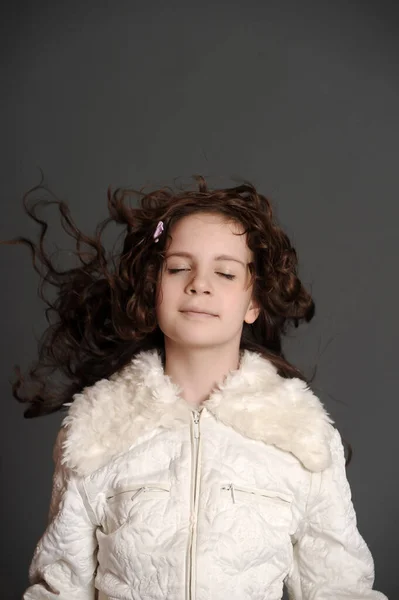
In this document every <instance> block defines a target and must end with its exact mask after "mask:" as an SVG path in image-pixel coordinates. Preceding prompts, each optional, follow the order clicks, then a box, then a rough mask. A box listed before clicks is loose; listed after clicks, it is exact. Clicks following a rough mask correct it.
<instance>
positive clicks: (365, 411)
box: [0, 0, 399, 600]
mask: <svg viewBox="0 0 399 600" xmlns="http://www.w3.org/2000/svg"><path fill="white" fill-rule="evenodd" d="M2 11H3V14H2V18H1V19H0V22H1V29H2V31H1V37H0V40H1V41H0V44H1V73H2V76H1V81H2V84H3V86H2V88H3V89H2V94H1V100H0V101H1V119H2V141H3V156H2V163H1V164H2V177H1V187H2V196H1V197H2V208H3V210H2V215H1V225H0V237H1V239H4V238H10V237H12V236H15V235H19V234H24V235H30V236H35V235H36V233H37V231H38V230H37V228H36V227H34V226H33V224H31V223H30V221H29V219H28V218H27V217H25V216H24V213H23V210H22V205H21V196H22V193H23V192H24V191H26V190H27V189H28V188H29V187H31V186H32V185H34V184H36V183H38V181H39V171H38V167H41V168H42V169H43V170H44V172H45V174H46V177H47V182H48V184H49V186H50V187H51V189H53V190H54V191H55V192H56V193H57V194H58V195H59V196H60V197H61V198H63V199H65V200H67V201H68V202H69V205H70V207H71V209H72V211H73V214H74V216H75V218H76V221H77V223H78V225H79V226H80V227H82V228H83V229H85V230H86V231H88V232H93V231H94V227H95V224H96V223H97V222H98V221H99V220H100V219H102V218H104V217H105V216H106V214H107V213H106V189H107V186H108V185H110V184H111V185H113V186H128V185H132V186H136V187H140V186H142V185H144V184H153V185H158V184H164V183H172V182H173V179H174V178H175V177H183V178H184V179H185V180H186V179H188V178H189V177H190V176H191V175H192V174H193V173H202V174H204V175H206V176H209V177H212V183H213V184H214V185H216V186H217V185H218V184H219V183H220V184H224V183H225V182H226V180H227V181H229V182H230V183H232V181H231V179H230V178H246V179H249V180H250V181H252V182H253V183H254V184H255V185H257V186H258V187H259V189H260V190H261V191H262V192H263V193H265V194H266V195H268V196H269V197H270V198H271V199H272V201H273V203H274V206H275V209H276V214H277V216H278V218H279V221H280V223H281V224H282V225H283V226H284V227H285V229H286V231H287V233H288V234H289V235H290V237H291V239H292V242H293V244H294V246H295V247H296V249H297V252H298V255H299V259H300V274H301V276H302V279H303V281H304V283H305V284H306V285H308V287H309V288H310V290H311V291H312V293H313V295H314V299H315V301H316V309H317V316H316V317H315V319H314V320H313V321H312V322H311V323H310V324H309V325H306V326H302V327H301V328H300V329H299V330H297V331H295V333H292V334H291V335H290V337H289V339H288V340H287V342H286V351H287V355H288V358H289V359H290V360H291V361H293V362H295V363H296V364H297V365H298V366H299V367H301V368H302V369H304V371H305V372H306V373H307V374H308V375H310V374H311V371H312V368H313V367H314V365H316V364H317V376H316V379H315V382H314V385H315V386H316V388H317V391H318V393H319V396H320V398H321V399H322V401H323V402H324V403H325V404H326V406H327V408H328V410H329V411H330V413H331V415H332V416H333V418H334V419H335V420H336V421H337V424H338V425H339V428H340V430H341V432H342V434H343V435H344V437H345V438H347V439H349V440H350V442H351V443H352V445H353V447H354V458H353V461H352V464H351V466H350V467H349V469H348V478H349V481H350V484H351V487H352V493H353V500H354V504H355V507H356V510H357V516H358V525H359V529H360V531H361V533H362V535H363V536H364V538H365V539H366V541H367V543H368V545H369V546H370V549H371V551H372V553H373V556H374V559H375V565H376V585H375V587H376V588H377V589H379V590H381V591H383V592H384V593H385V594H387V595H388V596H389V597H390V598H391V599H394V598H398V597H399V594H398V592H399V585H398V581H397V567H398V558H397V556H398V555H397V552H398V541H397V540H398V537H399V527H398V516H397V506H398V500H399V498H398V476H397V475H398V467H397V459H398V455H399V453H398V450H399V444H398V438H399V436H398V435H397V420H396V419H397V416H398V408H397V389H398V378H397V372H398V369H397V343H396V341H397V334H398V308H397V298H398V283H397V277H398V269H397V256H398V251H397V243H396V242H397V229H398V217H399V214H398V212H399V211H398V194H397V172H398V158H399V151H398V139H399V138H398V134H399V127H398V106H399V102H398V95H399V94H398V92H399V74H398V57H399V42H398V34H397V31H398V24H399V20H398V17H397V11H396V10H395V7H394V3H389V2H384V1H379V2H358V3H355V2H334V1H331V2H328V3H325V2H322V1H316V0H315V1H294V0H291V1H284V0H282V1H280V2H268V1H267V0H264V1H263V2H260V1H258V2H253V1H251V0H247V1H246V2H219V3H218V2H210V1H209V0H207V1H206V2H202V3H190V2H184V1H183V0H180V1H178V2H174V1H164V2H148V3H145V2H140V3H139V2H135V1H132V0H130V1H129V2H114V3H111V2H109V3H105V2H98V1H97V2H95V1H94V0H92V1H89V2H88V1H83V2H77V1H73V0H70V1H68V2H65V4H64V5H62V4H61V3H60V2H58V3H57V2H52V3H50V2H48V3H45V2H43V1H41V2H40V1H39V2H35V3H34V4H28V3H26V4H22V3H18V2H13V3H12V6H11V4H10V5H9V6H8V7H7V6H4V5H3V8H2ZM46 214H47V218H48V219H49V220H50V222H52V223H53V224H54V226H53V230H52V239H53V240H54V241H57V243H59V244H61V245H62V244H63V243H66V239H65V237H63V236H62V235H61V233H60V231H61V228H60V226H59V224H58V219H57V216H56V213H55V211H54V210H51V209H50V210H48V211H47V213H46ZM394 242H395V243H394ZM1 261H2V267H3V271H2V272H3V276H2V279H3V286H2V293H1V315H2V317H3V318H2V330H1V331H2V348H1V350H2V359H1V374H2V376H1V397H2V406H3V415H2V419H1V427H2V432H1V436H0V439H1V457H2V479H3V481H2V490H3V493H2V494H1V502H2V507H1V509H2V510H1V518H2V524H1V530H2V539H3V544H2V553H1V554H2V555H1V573H0V588H1V597H2V598H4V599H5V600H11V599H12V600H14V599H17V598H20V596H21V593H22V590H23V589H24V588H25V587H26V585H27V570H28V565H29V562H30V560H31V556H32V553H33V549H34V546H35V544H36V542H37V541H38V539H39V537H40V535H41V534H42V532H43V530H44V527H45V524H46V519H47V510H48V503H49V495H50V487H51V473H52V468H53V466H52V458H51V450H52V445H53V443H54V439H55V436H56V433H57V430H58V427H59V425H60V421H61V415H60V414H56V415H52V416H49V417H46V418H42V419H38V420H34V421H30V420H29V421H28V420H24V419H23V418H22V407H21V406H19V405H18V404H17V403H16V402H15V401H14V400H13V399H12V397H11V393H10V385H9V383H8V378H9V377H10V376H11V375H12V368H13V365H14V364H15V363H18V364H20V365H21V366H22V367H23V368H27V367H28V366H29V364H30V362H31V361H32V360H33V359H34V357H35V349H36V338H37V337H38V336H39V335H40V333H41V332H42V330H43V326H44V323H45V321H44V316H43V304H42V303H41V302H40V301H39V300H38V298H37V292H36V286H37V281H38V280H37V276H36V274H35V273H34V272H33V268H32V267H31V259H30V256H29V253H28V251H27V250H26V249H24V248H17V247H11V246H6V247H4V246H3V247H2V248H1ZM395 567H396V569H395Z"/></svg>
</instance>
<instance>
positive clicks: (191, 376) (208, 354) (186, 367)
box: [165, 340, 240, 407]
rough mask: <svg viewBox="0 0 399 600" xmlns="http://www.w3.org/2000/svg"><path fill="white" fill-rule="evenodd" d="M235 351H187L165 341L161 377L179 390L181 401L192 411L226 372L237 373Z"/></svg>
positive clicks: (236, 351) (237, 353) (209, 349)
mask: <svg viewBox="0 0 399 600" xmlns="http://www.w3.org/2000/svg"><path fill="white" fill-rule="evenodd" d="M239 361H240V351H239V348H230V349H228V350H226V349H224V350H222V349H221V348H220V347H216V348H200V349H187V348H182V347H180V346H179V347H177V346H174V345H173V344H170V343H167V340H165V375H168V376H169V377H170V378H171V380H172V381H173V382H174V383H176V384H177V385H178V386H179V387H180V389H181V390H182V396H183V398H184V400H185V401H186V402H187V403H188V404H190V405H192V406H195V407H198V406H200V405H201V403H202V402H203V401H204V400H206V399H207V398H208V397H209V395H210V393H211V392H212V390H213V389H214V388H215V386H216V385H218V384H219V383H222V382H223V380H224V379H225V377H226V376H227V375H228V373H229V371H234V370H236V369H238V366H239Z"/></svg>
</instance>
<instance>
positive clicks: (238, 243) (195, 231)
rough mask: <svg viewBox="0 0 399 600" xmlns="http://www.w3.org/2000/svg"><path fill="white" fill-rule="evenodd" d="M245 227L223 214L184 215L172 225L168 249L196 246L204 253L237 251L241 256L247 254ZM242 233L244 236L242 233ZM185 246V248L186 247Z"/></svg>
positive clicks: (195, 247) (189, 248) (187, 248)
mask: <svg viewBox="0 0 399 600" xmlns="http://www.w3.org/2000/svg"><path fill="white" fill-rule="evenodd" d="M243 232H244V228H243V226H242V225H241V224H240V223H237V222H236V221H231V220H229V219H228V218H227V217H225V216H224V215H221V214H213V213H195V214H192V215H188V216H186V217H182V218H181V219H180V220H179V221H177V223H175V224H174V226H173V227H172V228H171V231H170V232H169V233H170V236H171V242H170V246H169V248H168V249H169V250H177V249H179V250H186V251H191V252H193V251H194V249H197V250H200V251H201V253H202V254H204V253H220V254H222V253H226V250H231V251H235V252H236V253H239V254H240V256H241V257H248V256H249V255H250V250H249V248H248V246H247V240H246V235H245V234H243ZM240 234H241V235H240ZM183 246H184V247H183Z"/></svg>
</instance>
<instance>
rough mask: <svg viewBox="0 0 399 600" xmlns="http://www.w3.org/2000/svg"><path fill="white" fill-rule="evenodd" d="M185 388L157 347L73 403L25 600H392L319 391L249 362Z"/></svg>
mask: <svg viewBox="0 0 399 600" xmlns="http://www.w3.org/2000/svg"><path fill="white" fill-rule="evenodd" d="M179 392H180V390H179V389H178V387H177V386H176V385H175V384H173V382H172V381H171V380H170V378H169V377H167V376H166V375H165V374H164V371H163V367H162V361H161V358H160V356H159V355H158V353H157V352H156V351H148V352H142V353H141V354H139V355H137V356H136V357H135V358H134V359H133V361H132V362H131V363H130V364H129V365H127V366H126V367H124V369H122V370H120V371H119V372H118V373H116V374H114V375H113V376H112V377H110V378H109V379H103V380H101V381H98V382H97V383H96V384H95V385H93V386H91V387H87V388H85V389H84V390H83V391H82V392H81V393H79V394H76V395H75V396H74V402H73V403H72V405H71V407H70V409H69V413H68V416H67V417H66V418H65V420H64V423H63V427H62V428H61V431H60V434H59V436H58V441H57V444H56V446H55V459H56V468H55V472H54V485H53V494H52V502H51V510H50V520H49V524H48V527H47V529H46V531H45V532H44V535H43V536H42V538H41V540H40V541H39V543H38V545H37V548H36V550H35V554H34V557H33V560H32V563H31V567H30V584H31V585H30V587H29V588H28V589H27V590H26V592H25V594H24V596H23V598H24V600H56V599H57V600H95V599H99V600H280V599H281V597H282V595H283V586H284V584H285V585H286V587H287V589H288V592H289V596H290V598H291V599H295V600H386V597H385V596H384V595H383V594H382V593H380V592H377V591H373V590H372V587H373V582H374V568H373V559H372V556H371V554H370V551H369V549H368V547H367V545H366V543H365V542H364V540H363V538H362V537H361V535H360V533H359V531H358V529H357V525H356V516H355V512H354V508H353V505H352V502H351V492H350V487H349V484H348V481H347V478H346V473H345V459H344V451H343V446H342V442H341V438H340V435H339V433H338V431H337V430H336V429H335V428H334V427H333V425H332V421H331V419H330V417H329V416H328V414H327V413H326V411H325V409H324V408H323V405H322V404H321V402H320V401H319V399H318V398H317V397H316V396H315V395H314V394H313V393H312V392H311V391H310V390H309V388H308V387H307V386H306V384H305V383H303V382H302V381H301V380H299V379H296V378H294V379H284V378H282V377H281V376H279V375H278V373H277V371H276V369H275V367H274V366H273V365H272V364H271V363H270V362H269V361H268V360H266V359H265V358H263V357H261V356H260V355H258V354H256V353H253V352H249V351H245V352H243V354H242V356H241V362H240V366H239V368H238V369H237V370H236V371H232V372H230V374H229V375H228V376H227V377H226V379H225V380H224V382H223V384H221V385H220V386H219V387H218V388H217V389H215V391H213V392H212V394H211V395H210V397H209V398H208V399H207V400H206V401H205V402H204V403H203V404H202V405H201V407H200V409H199V410H193V409H192V407H190V406H189V405H188V403H186V402H185V401H184V400H183V398H182V397H181V395H180V393H179Z"/></svg>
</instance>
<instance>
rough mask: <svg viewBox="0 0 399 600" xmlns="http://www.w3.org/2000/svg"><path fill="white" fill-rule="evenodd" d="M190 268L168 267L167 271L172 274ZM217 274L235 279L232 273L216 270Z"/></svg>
mask: <svg viewBox="0 0 399 600" xmlns="http://www.w3.org/2000/svg"><path fill="white" fill-rule="evenodd" d="M189 270H190V269H168V273H170V274H171V275H174V274H175V273H180V272H182V271H189ZM216 274H217V275H221V276H222V277H225V278H226V279H230V280H233V279H235V277H236V276H235V275H232V274H231V273H222V272H221V271H216Z"/></svg>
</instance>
